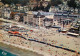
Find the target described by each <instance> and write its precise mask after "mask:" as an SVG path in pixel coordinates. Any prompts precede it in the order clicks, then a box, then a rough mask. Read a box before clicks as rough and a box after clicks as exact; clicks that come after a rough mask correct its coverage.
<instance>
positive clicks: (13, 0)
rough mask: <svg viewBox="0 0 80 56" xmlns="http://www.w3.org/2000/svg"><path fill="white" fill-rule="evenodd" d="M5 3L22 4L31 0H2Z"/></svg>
mask: <svg viewBox="0 0 80 56" xmlns="http://www.w3.org/2000/svg"><path fill="white" fill-rule="evenodd" d="M1 1H2V2H3V3H4V4H12V3H13V4H21V5H26V4H27V3H28V2H29V0H1Z"/></svg>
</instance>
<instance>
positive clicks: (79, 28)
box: [79, 25, 80, 37]
mask: <svg viewBox="0 0 80 56" xmlns="http://www.w3.org/2000/svg"><path fill="white" fill-rule="evenodd" d="M79 37H80V25H79Z"/></svg>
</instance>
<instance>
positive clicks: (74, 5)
mask: <svg viewBox="0 0 80 56" xmlns="http://www.w3.org/2000/svg"><path fill="white" fill-rule="evenodd" d="M67 5H68V6H69V7H72V8H74V9H75V8H76V7H77V3H76V1H75V0H70V1H68V2H67Z"/></svg>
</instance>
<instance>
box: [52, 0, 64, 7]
mask: <svg viewBox="0 0 80 56" xmlns="http://www.w3.org/2000/svg"><path fill="white" fill-rule="evenodd" d="M62 3H63V2H62V0H51V5H52V6H58V5H59V4H62Z"/></svg>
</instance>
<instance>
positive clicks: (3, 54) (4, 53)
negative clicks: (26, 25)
mask: <svg viewBox="0 0 80 56" xmlns="http://www.w3.org/2000/svg"><path fill="white" fill-rule="evenodd" d="M0 56H17V55H15V54H12V53H10V52H7V51H5V50H2V49H0Z"/></svg>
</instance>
